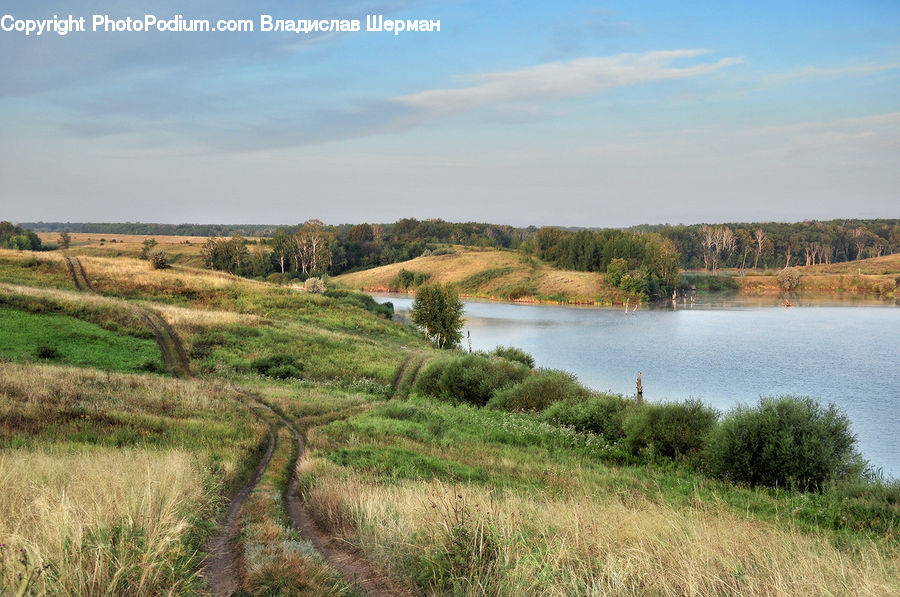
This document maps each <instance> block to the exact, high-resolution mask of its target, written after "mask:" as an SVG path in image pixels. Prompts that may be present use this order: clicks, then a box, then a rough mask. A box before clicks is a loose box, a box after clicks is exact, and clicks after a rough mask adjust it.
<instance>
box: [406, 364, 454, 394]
mask: <svg viewBox="0 0 900 597" xmlns="http://www.w3.org/2000/svg"><path fill="white" fill-rule="evenodd" d="M450 361H451V359H433V360H431V361H429V362H428V363H426V364H425V365H424V366H423V367H422V369H421V370H420V371H419V375H418V376H416V381H415V383H414V385H413V389H414V390H415V391H416V392H417V393H419V394H422V395H423V396H434V397H437V396H439V395H440V393H441V385H440V383H441V376H442V375H443V374H444V369H446V368H447V365H449V364H450Z"/></svg>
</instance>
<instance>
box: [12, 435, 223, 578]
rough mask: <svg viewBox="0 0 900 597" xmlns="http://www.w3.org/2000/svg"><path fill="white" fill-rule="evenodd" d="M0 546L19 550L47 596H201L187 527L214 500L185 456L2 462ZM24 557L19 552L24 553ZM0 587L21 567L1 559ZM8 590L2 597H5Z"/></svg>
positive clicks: (49, 455)
mask: <svg viewBox="0 0 900 597" xmlns="http://www.w3.org/2000/svg"><path fill="white" fill-rule="evenodd" d="M0 487H2V488H3V490H2V491H0V537H2V539H0V541H2V542H3V543H4V544H5V546H4V547H3V549H4V550H6V551H7V552H16V551H18V550H21V549H24V550H25V553H27V557H28V559H29V560H30V561H31V562H32V563H34V564H35V565H36V566H37V567H38V569H39V570H40V572H39V573H38V574H36V576H35V577H34V580H33V581H32V583H31V587H30V588H31V589H32V590H33V591H34V592H35V593H37V594H46V595H101V594H102V595H108V594H112V595H126V594H131V595H139V594H142V595H148V594H164V595H181V594H184V593H185V592H188V591H189V590H191V589H195V588H197V586H198V580H197V577H196V573H195V572H194V570H195V567H196V564H197V561H198V555H197V553H196V551H194V550H192V549H191V548H190V546H189V544H188V539H189V533H190V531H191V527H192V521H193V520H194V519H195V518H197V517H202V516H203V515H204V513H205V514H206V515H211V512H212V510H211V508H212V504H213V498H212V496H211V495H210V493H209V491H208V489H207V488H205V480H204V475H203V473H202V472H201V470H200V469H199V467H198V466H197V462H196V459H195V458H194V457H193V456H192V455H191V454H189V453H187V452H183V451H169V452H158V451H147V450H141V449H124V450H115V449H96V448H94V449H91V450H89V451H88V452H84V451H74V452H73V451H69V450H56V449H52V448H48V449H40V450H34V451H28V450H13V451H6V452H3V453H0ZM20 553H21V552H20ZM3 564H4V565H3V568H2V570H0V576H2V581H0V587H7V588H8V587H12V586H15V585H18V583H19V578H18V575H19V574H20V573H22V572H23V567H22V566H21V565H20V564H19V563H18V561H17V560H14V559H11V558H4V559H3ZM5 590H6V589H4V591H2V592H3V594H4V595H5V594H7V593H6V592H5Z"/></svg>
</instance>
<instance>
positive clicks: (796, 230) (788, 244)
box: [632, 219, 900, 271]
mask: <svg viewBox="0 0 900 597" xmlns="http://www.w3.org/2000/svg"><path fill="white" fill-rule="evenodd" d="M632 230H643V231H648V232H650V231H653V232H657V233H659V234H660V235H661V236H663V237H665V238H668V239H670V240H671V241H672V242H673V243H674V244H675V247H676V248H677V250H678V252H679V254H680V255H681V266H682V267H683V268H684V269H706V270H710V271H716V270H718V269H719V268H736V269H738V270H743V269H747V268H773V269H781V268H784V267H787V266H796V265H819V264H828V263H840V262H844V261H853V260H855V259H866V258H869V257H881V256H883V255H891V254H893V253H897V252H900V220H896V219H890V220H889V219H880V220H830V221H805V222H797V223H792V224H785V223H779V222H763V223H753V224H745V223H737V224H720V225H708V224H697V225H692V226H668V225H666V226H641V227H636V228H633V229H632Z"/></svg>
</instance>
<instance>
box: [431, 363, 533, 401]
mask: <svg viewBox="0 0 900 597" xmlns="http://www.w3.org/2000/svg"><path fill="white" fill-rule="evenodd" d="M530 371H531V370H530V369H529V368H528V367H526V366H524V365H522V364H520V363H515V362H512V361H507V360H506V359H499V358H491V357H488V356H487V355H483V354H470V355H465V356H461V357H455V358H450V359H442V360H440V361H433V362H431V363H429V364H428V365H426V366H425V367H424V368H423V369H422V371H421V372H420V373H419V377H418V379H416V385H415V389H416V391H417V392H419V393H420V394H424V395H426V396H432V397H434V398H438V399H440V400H447V401H452V402H457V401H459V402H467V403H469V404H474V405H476V406H484V405H485V404H487V402H488V401H489V400H490V399H491V398H493V397H494V392H496V391H497V390H500V389H501V388H504V387H506V386H509V385H512V384H516V383H519V382H520V381H522V380H523V379H525V376H527V375H528V374H529V372H530Z"/></svg>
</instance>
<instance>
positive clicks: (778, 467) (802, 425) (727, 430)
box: [703, 396, 860, 490]
mask: <svg viewBox="0 0 900 597" xmlns="http://www.w3.org/2000/svg"><path fill="white" fill-rule="evenodd" d="M855 444H856V437H855V436H854V435H853V433H851V431H850V419H849V418H848V417H847V415H845V414H844V413H843V412H841V411H840V410H839V409H838V408H837V407H836V406H834V405H833V404H830V405H829V406H828V407H827V408H825V407H822V406H821V405H820V404H819V403H818V402H816V401H815V400H813V399H812V398H798V397H794V396H782V397H779V398H761V399H760V401H759V404H758V405H757V406H756V407H754V408H750V407H738V408H736V409H735V410H733V411H732V412H731V413H729V414H728V416H726V417H725V419H724V420H723V421H722V423H721V425H719V426H718V427H717V428H716V429H715V430H714V431H713V432H712V433H711V434H710V436H709V438H708V442H707V446H706V449H705V450H704V453H703V462H704V466H705V467H706V468H707V469H708V470H709V472H710V473H712V474H713V475H715V476H716V477H719V478H722V479H727V480H730V481H734V482H741V483H748V484H751V485H767V486H770V487H775V486H784V487H794V488H798V489H804V490H806V489H817V488H820V487H821V486H822V484H823V483H825V482H826V481H829V480H832V479H837V478H841V477H845V476H848V475H849V474H850V473H851V472H852V471H854V470H855V469H856V468H857V467H858V466H859V464H860V459H859V456H858V454H857V453H856V451H855Z"/></svg>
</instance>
